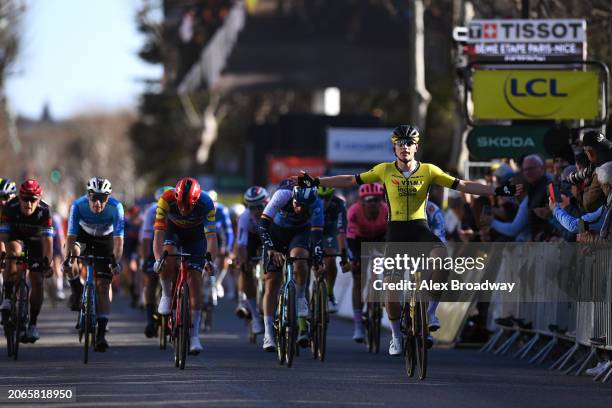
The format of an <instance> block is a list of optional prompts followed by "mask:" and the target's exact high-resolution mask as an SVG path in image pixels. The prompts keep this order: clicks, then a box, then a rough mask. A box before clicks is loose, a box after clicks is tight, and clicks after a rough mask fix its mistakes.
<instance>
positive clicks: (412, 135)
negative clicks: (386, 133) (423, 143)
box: [391, 125, 421, 144]
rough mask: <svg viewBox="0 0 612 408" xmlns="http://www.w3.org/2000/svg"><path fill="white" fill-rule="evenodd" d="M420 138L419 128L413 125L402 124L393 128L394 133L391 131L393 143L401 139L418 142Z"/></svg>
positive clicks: (413, 142)
mask: <svg viewBox="0 0 612 408" xmlns="http://www.w3.org/2000/svg"><path fill="white" fill-rule="evenodd" d="M420 139H421V136H420V133H419V128H417V127H416V126H412V125H400V126H398V127H396V128H395V129H393V133H391V143H393V144H395V143H398V142H400V141H407V142H409V143H412V144H418V143H419V140H420Z"/></svg>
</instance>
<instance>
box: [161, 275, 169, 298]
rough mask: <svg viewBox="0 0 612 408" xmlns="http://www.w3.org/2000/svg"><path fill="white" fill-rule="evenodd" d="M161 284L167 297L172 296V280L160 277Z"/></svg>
mask: <svg viewBox="0 0 612 408" xmlns="http://www.w3.org/2000/svg"><path fill="white" fill-rule="evenodd" d="M159 284H160V285H161V288H162V294H163V295H164V296H166V297H170V298H171V297H172V281H169V280H166V279H161V278H160V279H159Z"/></svg>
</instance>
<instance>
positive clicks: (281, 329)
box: [274, 288, 287, 365]
mask: <svg viewBox="0 0 612 408" xmlns="http://www.w3.org/2000/svg"><path fill="white" fill-rule="evenodd" d="M286 316H287V298H286V296H285V288H281V291H280V296H279V302H278V308H277V313H276V327H275V330H274V332H275V334H276V346H277V347H276V354H277V356H278V363H279V364H280V365H283V364H285V356H286V355H287V352H286V348H287V344H286V342H285V330H286V327H287V317H286Z"/></svg>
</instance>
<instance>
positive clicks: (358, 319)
mask: <svg viewBox="0 0 612 408" xmlns="http://www.w3.org/2000/svg"><path fill="white" fill-rule="evenodd" d="M353 322H355V328H361V327H363V313H361V309H353Z"/></svg>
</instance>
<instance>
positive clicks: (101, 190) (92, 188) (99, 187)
mask: <svg viewBox="0 0 612 408" xmlns="http://www.w3.org/2000/svg"><path fill="white" fill-rule="evenodd" d="M87 192H88V193H94V194H106V195H110V193H112V192H113V186H111V182H110V181H108V180H107V179H105V178H104V177H92V178H90V179H89V181H88V182H87Z"/></svg>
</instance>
